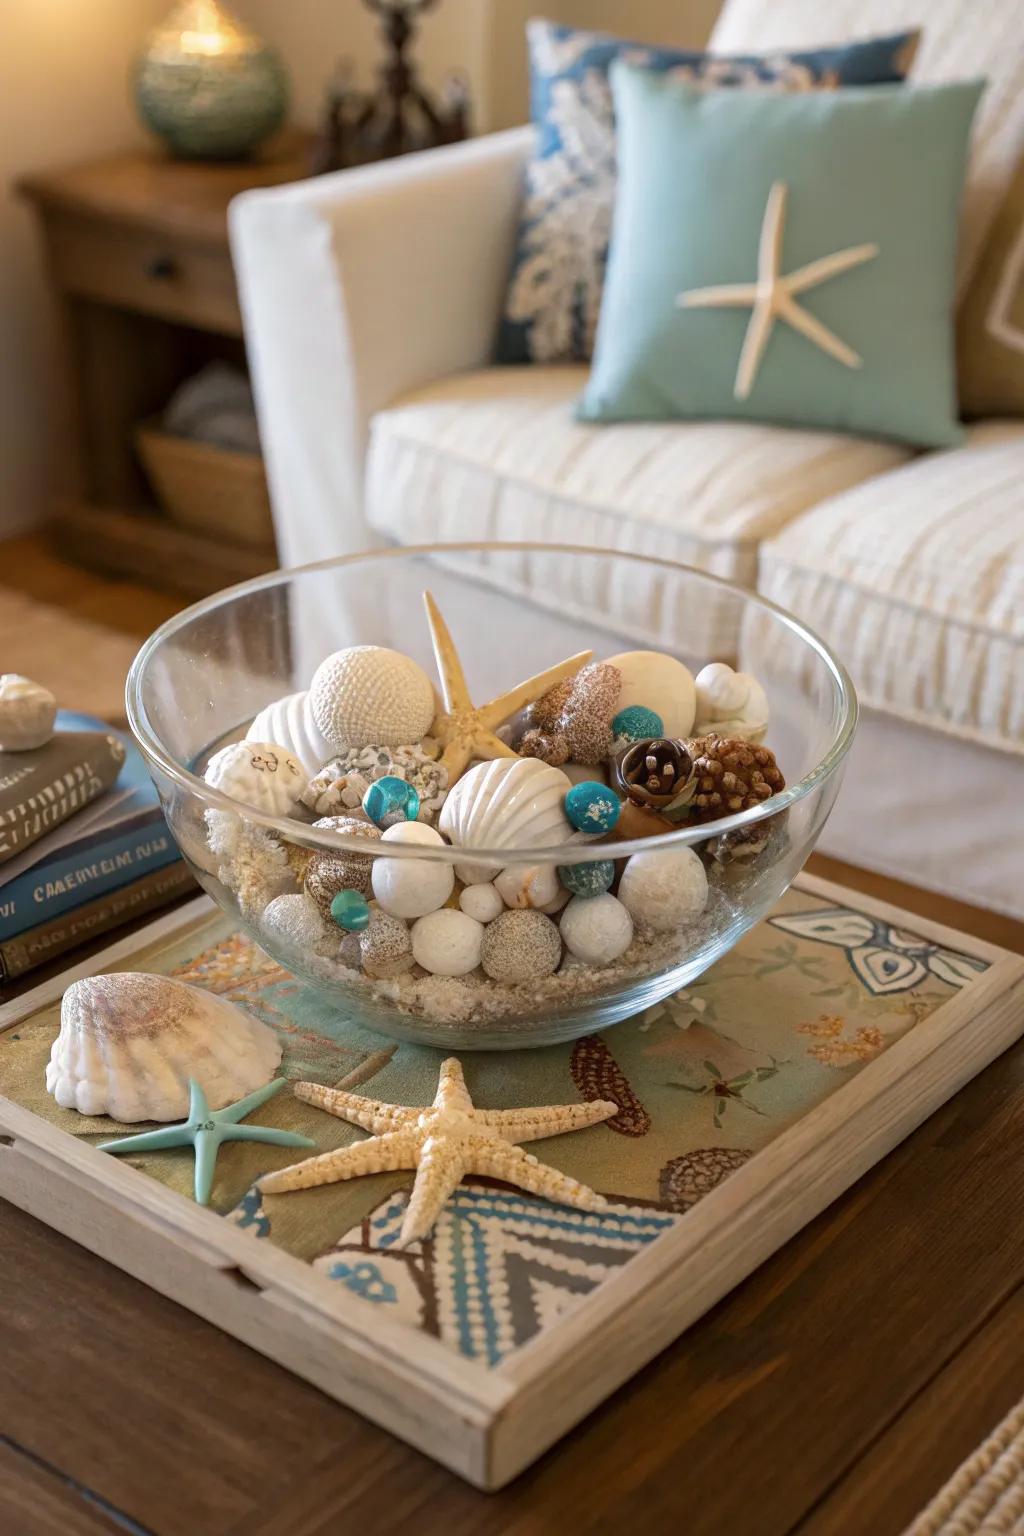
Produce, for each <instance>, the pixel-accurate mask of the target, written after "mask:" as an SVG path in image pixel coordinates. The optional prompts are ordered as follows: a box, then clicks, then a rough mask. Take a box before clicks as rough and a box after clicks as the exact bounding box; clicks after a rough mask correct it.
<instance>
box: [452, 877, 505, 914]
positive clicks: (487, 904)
mask: <svg viewBox="0 0 1024 1536" xmlns="http://www.w3.org/2000/svg"><path fill="white" fill-rule="evenodd" d="M459 906H460V907H461V908H462V910H463V912H465V914H466V916H467V917H474V918H476V921H477V922H478V923H490V922H493V921H494V919H495V918H496V917H499V916H500V915H501V913H502V912H504V910H505V903H504V902H503V901H502V899H501V896H500V895H499V893H498V891H497V890H496V889H495V887H494V886H493V885H491V884H490V883H488V882H483V881H481V882H479V883H478V884H476V885H467V886H466V889H465V890H464V891H463V892H462V895H461V896H460V897H459Z"/></svg>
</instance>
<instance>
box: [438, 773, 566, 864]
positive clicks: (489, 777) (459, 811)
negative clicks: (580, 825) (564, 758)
mask: <svg viewBox="0 0 1024 1536" xmlns="http://www.w3.org/2000/svg"><path fill="white" fill-rule="evenodd" d="M569 787H570V785H569V780H568V778H567V777H566V776H565V774H564V773H562V772H561V770H560V769H558V768H552V767H550V766H549V765H548V764H547V763H542V762H541V761H540V759H539V758H536V757H498V758H495V759H494V761H493V762H487V763H478V764H477V766H476V767H475V768H471V769H470V770H469V772H468V773H464V774H463V776H462V778H461V779H459V780H458V782H457V783H456V784H455V786H454V788H452V789H450V790H449V791H448V798H447V799H446V800H445V802H444V805H443V806H442V808H441V816H440V819H439V821H438V827H439V828H440V830H441V831H442V832H443V833H444V835H445V837H447V838H448V840H449V842H451V843H454V844H456V846H457V847H461V848H517V849H518V848H544V847H549V846H552V845H554V844H557V843H567V842H569V840H570V839H571V838H573V836H574V831H573V827H572V823H571V822H570V821H569V818H568V817H567V816H566V814H565V795H566V791H567V790H568V789H569ZM477 878H478V879H480V878H482V876H479V875H478V876H477Z"/></svg>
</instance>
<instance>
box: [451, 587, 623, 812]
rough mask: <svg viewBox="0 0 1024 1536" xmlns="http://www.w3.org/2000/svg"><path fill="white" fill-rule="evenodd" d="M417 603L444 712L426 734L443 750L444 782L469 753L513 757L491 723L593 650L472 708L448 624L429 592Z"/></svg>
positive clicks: (569, 672) (546, 688)
mask: <svg viewBox="0 0 1024 1536" xmlns="http://www.w3.org/2000/svg"><path fill="white" fill-rule="evenodd" d="M423 602H424V605H425V606H426V610H427V623H428V624H429V625H430V638H431V641H432V642H433V646H434V657H435V659H436V661H437V670H438V674H439V676H440V678H441V695H442V697H443V699H444V710H443V711H442V712H441V714H439V715H438V717H437V719H436V720H435V721H434V723H433V725H432V726H431V728H430V734H431V735H432V736H433V737H435V739H436V740H437V741H439V742H440V743H441V745H442V747H443V748H444V752H443V753H442V755H441V762H442V764H443V765H444V767H445V768H447V769H448V780H449V783H454V782H455V780H456V779H457V778H458V777H459V774H460V773H462V771H463V769H464V768H465V767H466V765H467V763H469V761H470V760H471V759H472V758H474V757H480V758H489V757H517V756H518V753H516V752H513V750H512V748H511V747H509V746H507V745H506V744H505V742H503V741H502V739H501V737H500V736H496V735H495V734H494V728H495V726H497V725H501V724H502V722H503V721H505V720H509V719H511V717H512V716H513V715H514V714H517V713H518V712H519V710H521V709H525V708H526V706H527V704H534V703H535V702H536V701H537V699H541V698H543V697H544V695H545V694H546V693H548V692H550V690H551V689H552V688H555V687H557V685H558V684H559V683H561V682H564V681H565V679H566V678H567V677H572V676H573V675H574V673H576V672H578V671H579V670H580V668H581V667H583V666H585V665H586V663H587V662H588V661H589V660H590V658H591V657H592V656H593V654H594V653H593V651H581V652H580V653H579V655H578V656H570V657H569V660H568V661H560V662H559V663H558V665H557V666H555V667H549V668H548V670H547V671H546V672H538V674H537V676H536V677H528V678H527V679H526V682H525V683H520V684H519V686H518V687H517V688H512V689H510V691H509V692H508V693H503V694H500V695H499V697H498V698H496V699H492V700H491V702H490V703H489V704H481V705H480V706H479V708H477V707H476V706H475V705H474V704H473V701H472V699H471V698H470V696H469V689H468V688H467V686H466V675H465V673H464V672H463V670H462V663H461V662H460V660H459V656H458V652H457V651H456V649H455V644H454V642H453V640H452V637H451V635H450V633H449V631H448V626H447V624H446V623H445V621H444V619H443V618H442V617H441V614H440V611H439V609H438V606H437V604H436V603H435V602H434V599H433V598H432V597H431V595H430V593H429V592H424V594H423Z"/></svg>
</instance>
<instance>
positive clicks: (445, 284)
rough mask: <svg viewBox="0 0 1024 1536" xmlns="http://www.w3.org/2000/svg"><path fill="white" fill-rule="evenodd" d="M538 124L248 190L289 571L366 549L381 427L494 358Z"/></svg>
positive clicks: (271, 462)
mask: <svg viewBox="0 0 1024 1536" xmlns="http://www.w3.org/2000/svg"><path fill="white" fill-rule="evenodd" d="M532 142H533V139H532V130H531V129H529V128H525V129H513V130H512V131H511V132H508V133H501V134H494V135H491V136H488V137H485V138H481V139H476V140H471V141H469V142H468V143H465V144H458V145H452V146H450V147H446V148H443V149H437V150H430V151H428V152H426V153H424V154H418V155H409V156H406V157H405V158H403V159H399V160H391V161H387V162H385V163H384V164H381V165H373V166H366V167H361V168H359V169H357V170H350V171H341V172H339V173H337V174H335V175H330V176H321V177H316V178H314V179H311V180H309V181H303V182H296V183H294V184H292V185H289V186H286V187H275V188H267V189H260V190H256V191H251V192H245V193H243V194H242V195H241V196H240V197H237V198H236V199H235V200H234V202H233V203H232V205H231V209H230V227H231V248H232V254H233V257H234V261H235V268H236V272H237V277H238V287H239V296H240V301H241V306H242V315H243V319H244V325H245V336H246V344H247V347H248V353H249V362H250V367H251V370H252V375H253V386H254V390H255V394H256V403H257V409H258V413H259V420H260V433H261V437H262V442H263V451H264V455H265V458H266V462H267V473H268V477H269V481H270V490H271V499H272V501H273V506H274V521H275V526H276V529H277V536H278V547H279V550H280V554H281V559H282V563H284V564H287V565H297V564H302V563H305V562H308V561H311V560H321V559H324V558H326V557H328V556H330V555H334V554H341V553H345V552H347V551H349V550H353V549H359V548H365V547H367V545H369V544H371V543H373V542H374V541H373V539H372V537H371V535H370V533H369V531H368V529H367V528H366V526H365V523H364V520H363V515H362V479H363V461H364V458H365V452H366V439H367V432H368V428H369V423H370V419H371V417H372V416H373V414H374V412H375V411H377V410H379V409H380V408H381V407H382V406H384V405H386V404H388V403H389V402H390V401H391V400H393V399H394V398H395V397H396V396H397V395H400V394H402V393H404V392H405V391H407V390H410V389H415V388H416V387H417V386H419V385H422V384H426V383H428V382H430V381H431V380H433V379H437V378H443V377H445V376H446V375H448V374H450V373H455V372H458V371H459V370H461V369H466V368H475V367H479V366H482V365H483V364H484V363H485V362H486V361H487V360H488V359H489V357H490V353H491V348H492V346H493V342H494V335H495V330H496V326H497V321H498V316H499V314H500V310H501V300H502V293H503V290H504V285H505V282H506V281H507V277H508V272H509V266H510V262H511V256H512V247H513V242H514V239H515V229H516V221H517V216H518V210H519V203H520V195H521V185H522V170H523V164H524V161H525V159H526V157H527V155H528V154H529V152H530V149H531V146H532Z"/></svg>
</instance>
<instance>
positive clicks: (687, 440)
mask: <svg viewBox="0 0 1024 1536" xmlns="http://www.w3.org/2000/svg"><path fill="white" fill-rule="evenodd" d="M585 380H586V369H585V368H582V367H577V366H571V365H561V366H556V367H538V366H524V367H518V368H491V369H485V370H484V371H482V372H479V373H467V374H462V375H458V376H456V377H454V378H448V379H445V380H443V381H442V382H440V383H437V384H433V385H430V386H429V387H428V388H426V389H422V390H419V391H417V392H416V393H415V394H412V395H408V396H405V397H404V398H403V399H401V400H399V401H397V402H396V404H395V405H393V406H392V407H391V408H390V409H388V410H386V411H381V412H379V413H378V415H377V416H376V417H375V418H374V420H373V423H372V427H371V441H370V451H369V456H368V460H367V470H366V474H367V482H366V493H365V509H366V518H367V521H368V522H369V524H370V526H371V528H373V529H374V530H375V531H376V532H378V533H380V534H383V535H385V536H386V537H388V538H390V539H394V540H395V541H396V542H398V543H400V544H422V543H429V542H432V541H435V540H443V541H450V540H456V539H497V540H502V541H514V540H542V541H545V542H548V543H556V542H557V543H568V544H583V545H587V546H590V547H596V546H604V547H610V548H615V549H623V550H629V551H631V552H633V553H636V554H646V555H654V556H660V557H662V558H667V559H671V560H678V561H682V562H683V563H684V564H688V565H696V566H699V567H700V568H701V569H703V570H707V571H711V572H713V573H714V574H715V575H718V576H724V577H726V578H728V579H730V580H732V581H738V582H741V583H743V584H744V585H747V586H753V584H754V581H755V579H756V574H757V550H758V545H759V543H760V542H761V540H762V539H766V538H770V537H771V536H772V535H773V534H776V533H778V532H779V531H780V530H781V529H783V528H784V527H785V526H786V525H787V524H788V523H789V522H790V521H791V520H792V519H793V518H795V517H798V516H799V515H800V514H801V513H802V512H804V511H806V509H807V508H808V507H811V506H814V505H815V503H816V502H819V501H821V500H823V499H824V498H826V497H829V496H833V495H835V494H836V493H837V492H839V491H843V490H846V489H847V488H848V487H849V486H853V485H857V484H859V482H860V481H862V480H866V479H868V478H869V477H870V476H872V475H877V474H879V473H881V472H882V471H885V470H889V469H892V468H893V467H894V466H895V465H898V464H901V463H903V462H904V461H905V460H906V458H907V453H906V450H905V449H902V448H899V447H896V446H895V445H893V444H891V443H877V442H873V441H871V440H869V439H866V438H856V437H845V436H840V435H838V434H834V433H828V432H804V431H795V430H783V429H781V428H778V427H763V426H759V425H755V424H754V423H751V422H672V423H666V424H663V423H655V424H648V423H640V424H632V423H631V424H628V425H622V426H601V427H594V426H588V425H586V424H584V423H581V422H577V421H575V420H574V418H573V406H574V402H575V400H576V397H577V395H578V394H579V392H580V390H581V388H582V386H583V384H584V382H585ZM733 611H734V610H733V609H732V607H731V605H728V612H729V613H730V614H731V613H732V612H733ZM614 617H616V618H617V619H621V620H626V621H630V622H635V621H636V618H637V615H636V614H632V615H623V614H617V615H615V616H614ZM687 638H688V639H690V640H692V643H693V644H694V646H695V647H696V648H697V650H698V652H699V653H702V654H704V655H705V656H707V655H711V654H715V653H718V654H726V655H727V654H729V653H730V652H731V651H732V650H733V649H734V648H735V642H736V635H735V633H734V632H733V630H732V628H731V627H730V626H729V624H728V622H727V621H725V620H724V619H723V614H722V612H721V611H718V612H717V617H713V616H712V615H711V614H710V613H709V614H706V615H705V616H704V622H703V624H702V626H700V628H699V629H698V628H697V627H695V630H694V632H693V634H692V635H691V636H689V637H687Z"/></svg>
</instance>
